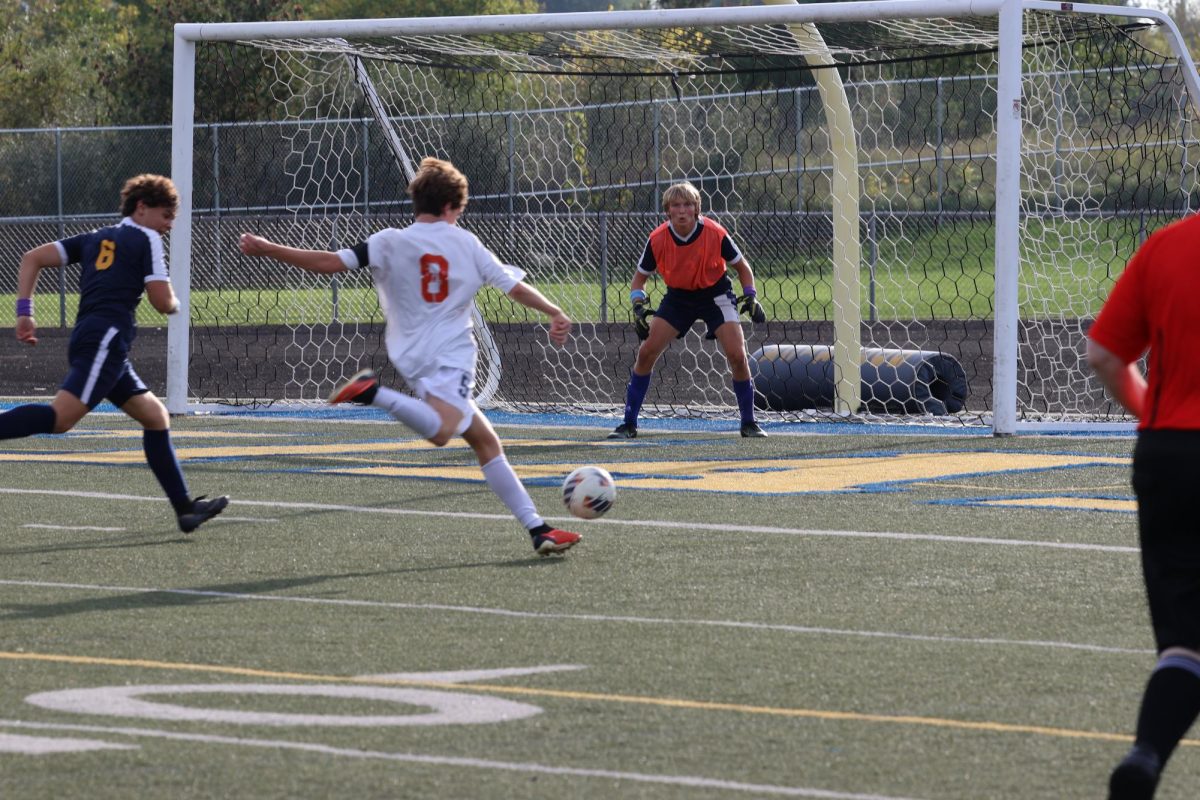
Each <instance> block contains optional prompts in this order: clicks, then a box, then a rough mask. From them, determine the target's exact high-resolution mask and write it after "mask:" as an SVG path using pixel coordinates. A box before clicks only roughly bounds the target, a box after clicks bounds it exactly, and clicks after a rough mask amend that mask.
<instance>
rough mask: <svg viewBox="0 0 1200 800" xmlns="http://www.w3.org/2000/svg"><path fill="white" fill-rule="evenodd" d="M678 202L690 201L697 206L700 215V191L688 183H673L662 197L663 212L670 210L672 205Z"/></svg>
mask: <svg viewBox="0 0 1200 800" xmlns="http://www.w3.org/2000/svg"><path fill="white" fill-rule="evenodd" d="M676 200H690V201H691V202H692V203H694V204H695V206H696V213H700V190H699V189H697V188H696V187H695V186H692V185H691V184H690V183H688V182H687V181H681V182H679V183H673V184H671V185H670V186H668V187H667V190H666V191H665V192H663V196H662V204H663V211H667V210H669V209H670V208H671V203H673V202H675V201H676Z"/></svg>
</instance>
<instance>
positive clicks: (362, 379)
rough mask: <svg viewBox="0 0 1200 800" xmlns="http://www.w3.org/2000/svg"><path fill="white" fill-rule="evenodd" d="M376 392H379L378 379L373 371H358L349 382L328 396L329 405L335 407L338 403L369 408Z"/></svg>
mask: <svg viewBox="0 0 1200 800" xmlns="http://www.w3.org/2000/svg"><path fill="white" fill-rule="evenodd" d="M377 391H379V377H378V376H377V375H376V374H375V370H371V369H364V370H359V371H358V372H356V373H354V374H353V375H352V376H350V380H348V381H346V382H345V383H343V384H342V385H341V386H339V387H338V388H337V390H335V391H334V393H333V394H331V395H329V404H330V405H334V406H336V405H337V404H338V403H356V404H358V405H362V406H369V405H371V401H372V400H374V399H375V392H377Z"/></svg>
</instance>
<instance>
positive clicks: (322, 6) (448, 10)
mask: <svg viewBox="0 0 1200 800" xmlns="http://www.w3.org/2000/svg"><path fill="white" fill-rule="evenodd" d="M538 10H539V8H538V3H537V0H408V2H406V3H404V4H402V5H400V4H397V3H396V2H395V0H307V2H306V3H305V19H381V18H391V17H469V16H476V15H480V14H531V13H533V12H535V11H538Z"/></svg>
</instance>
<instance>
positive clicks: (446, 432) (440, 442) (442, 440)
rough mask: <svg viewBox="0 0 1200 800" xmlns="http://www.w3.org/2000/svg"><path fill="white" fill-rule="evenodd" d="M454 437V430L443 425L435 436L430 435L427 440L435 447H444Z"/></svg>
mask: <svg viewBox="0 0 1200 800" xmlns="http://www.w3.org/2000/svg"><path fill="white" fill-rule="evenodd" d="M453 438H454V431H452V430H451V429H449V428H445V427H443V428H442V429H441V430H439V431H438V432H437V433H435V434H434V435H433V436H430V437H429V438H428V439H426V440H425V441H427V442H429V443H430V444H431V445H433V446H434V447H444V446H445V445H446V444H448V443H449V442H450V440H451V439H453Z"/></svg>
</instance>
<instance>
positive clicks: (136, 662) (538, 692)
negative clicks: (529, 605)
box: [0, 651, 1200, 746]
mask: <svg viewBox="0 0 1200 800" xmlns="http://www.w3.org/2000/svg"><path fill="white" fill-rule="evenodd" d="M0 659H5V660H8V661H45V662H54V663H60V664H83V665H89V666H109V667H138V668H142V669H162V670H176V671H180V672H206V673H214V674H219V675H240V676H243V677H251V678H271V679H274V680H291V681H310V682H321V683H363V684H377V685H399V686H419V687H424V688H437V689H457V690H459V691H472V692H492V693H495V694H509V695H523V696H527V697H552V698H556V699H564V700H588V701H595V702H604V703H628V704H635V705H646V706H657V707H660V708H683V709H691V710H699V711H731V712H734V713H739V714H762V715H767V716H775V717H789V718H795V719H819V720H829V721H843V722H879V723H890V724H899V725H922V726H926V727H932V728H952V729H956V730H970V731H981V732H985V733H1027V734H1035V735H1038V736H1056V737H1059V738H1065V739H1091V740H1096V741H1105V742H1130V741H1132V740H1133V737H1132V736H1129V735H1127V734H1120V733H1104V732H1102V731H1081V730H1072V729H1070V728H1051V727H1046V726H1042V725H1015V724H1010V723H1005V722H972V721H969V720H957V719H945V718H942V717H918V716H908V715H895V714H864V713H860V712H855V711H822V710H818V709H806V708H778V707H774V706H753V705H744V704H741V703H717V702H712V701H707V700H685V699H680V698H672V697H643V696H639V695H625V694H601V693H598V692H578V691H567V690H562V689H537V688H532V687H527V686H501V685H496V684H484V683H449V682H445V681H422V680H411V679H405V678H373V677H352V676H345V675H320V674H314V673H307V672H286V671H278V670H266V669H254V668H251V667H227V666H220V665H216V664H192V663H186V662H176V661H152V660H147V659H140V658H98V657H95V656H71V655H60V654H54V653H14V652H5V651H0ZM1180 744H1183V745H1188V746H1198V745H1200V740H1193V739H1184V740H1183V741H1182V742H1180Z"/></svg>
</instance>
